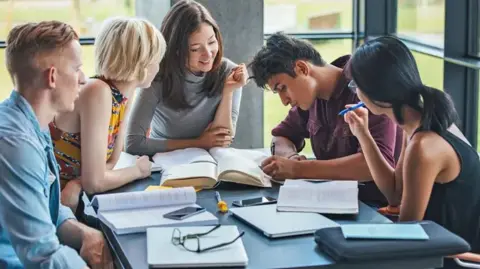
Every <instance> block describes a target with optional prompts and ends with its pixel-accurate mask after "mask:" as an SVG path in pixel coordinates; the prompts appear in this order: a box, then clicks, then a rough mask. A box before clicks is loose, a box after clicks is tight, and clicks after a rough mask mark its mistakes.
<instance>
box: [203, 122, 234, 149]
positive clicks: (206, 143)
mask: <svg viewBox="0 0 480 269" xmlns="http://www.w3.org/2000/svg"><path fill="white" fill-rule="evenodd" d="M232 139H233V138H232V136H231V134H230V129H228V128H224V127H215V128H210V126H209V127H207V128H206V129H205V131H204V132H203V133H202V135H201V136H200V137H199V138H198V141H197V142H198V146H199V147H200V148H203V149H207V150H208V149H211V148H214V147H228V146H230V144H232Z"/></svg>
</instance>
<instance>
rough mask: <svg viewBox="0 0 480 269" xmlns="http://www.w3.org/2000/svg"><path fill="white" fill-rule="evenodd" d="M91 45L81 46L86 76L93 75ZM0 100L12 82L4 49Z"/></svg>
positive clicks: (1, 55) (11, 87) (0, 59)
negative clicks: (6, 65)
mask: <svg viewBox="0 0 480 269" xmlns="http://www.w3.org/2000/svg"><path fill="white" fill-rule="evenodd" d="M93 49H94V47H93V46H82V54H83V57H82V59H83V68H82V69H83V72H84V73H85V75H87V76H88V77H90V76H93V75H94V59H93ZM0 63H1V64H2V67H1V68H0V102H1V101H2V100H4V99H5V98H7V97H8V96H9V95H10V92H11V91H12V89H13V83H12V80H11V79H10V76H9V75H8V71H7V68H6V67H5V49H0Z"/></svg>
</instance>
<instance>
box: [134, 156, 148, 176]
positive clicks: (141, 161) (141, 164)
mask: <svg viewBox="0 0 480 269" xmlns="http://www.w3.org/2000/svg"><path fill="white" fill-rule="evenodd" d="M135 167H136V168H137V169H138V172H139V178H146V177H149V176H150V175H151V174H152V163H151V162H150V159H149V158H148V156H145V155H144V156H142V157H138V158H137V160H136V162H135Z"/></svg>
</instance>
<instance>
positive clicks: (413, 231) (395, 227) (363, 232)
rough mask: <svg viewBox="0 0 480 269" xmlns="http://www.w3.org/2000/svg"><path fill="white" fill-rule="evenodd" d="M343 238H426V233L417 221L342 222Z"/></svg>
mask: <svg viewBox="0 0 480 269" xmlns="http://www.w3.org/2000/svg"><path fill="white" fill-rule="evenodd" d="M341 229H342V233H343V236H344V237H345V239H383V240H385V239H392V240H428V239H429V237H428V234H427V233H426V232H425V230H424V229H423V227H422V226H421V225H420V224H418V223H412V224H404V223H382V224H344V225H342V226H341Z"/></svg>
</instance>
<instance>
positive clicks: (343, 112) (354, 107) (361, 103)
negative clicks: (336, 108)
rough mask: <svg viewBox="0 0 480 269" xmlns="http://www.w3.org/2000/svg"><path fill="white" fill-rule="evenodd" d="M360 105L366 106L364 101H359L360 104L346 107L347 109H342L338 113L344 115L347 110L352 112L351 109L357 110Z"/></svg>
mask: <svg viewBox="0 0 480 269" xmlns="http://www.w3.org/2000/svg"><path fill="white" fill-rule="evenodd" d="M359 107H365V104H364V103H363V102H360V103H358V104H356V105H354V106H352V107H349V108H346V109H344V110H342V111H340V113H338V115H339V116H343V115H345V114H346V113H347V112H350V111H352V110H355V109H357V108H359Z"/></svg>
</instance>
